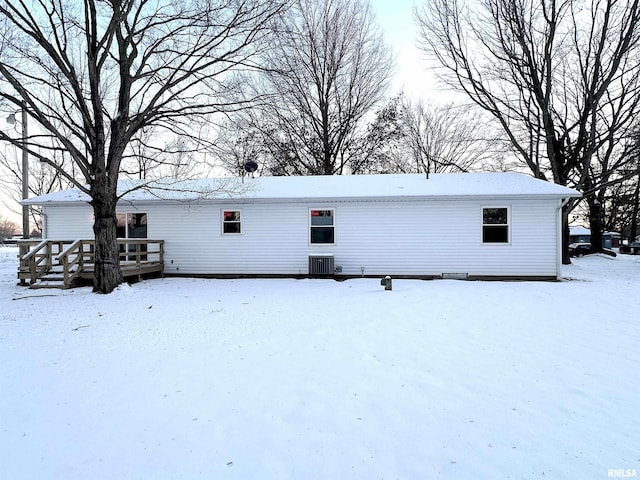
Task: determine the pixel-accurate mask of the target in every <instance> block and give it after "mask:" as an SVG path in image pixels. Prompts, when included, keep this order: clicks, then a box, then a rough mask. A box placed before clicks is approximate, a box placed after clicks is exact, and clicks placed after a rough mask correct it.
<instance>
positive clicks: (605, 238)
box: [569, 227, 620, 249]
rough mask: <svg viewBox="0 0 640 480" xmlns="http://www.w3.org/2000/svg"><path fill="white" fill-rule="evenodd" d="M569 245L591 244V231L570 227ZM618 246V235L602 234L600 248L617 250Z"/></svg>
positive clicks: (611, 233) (614, 233) (613, 233)
mask: <svg viewBox="0 0 640 480" xmlns="http://www.w3.org/2000/svg"><path fill="white" fill-rule="evenodd" d="M569 243H591V230H589V229H588V228H584V227H570V228H569ZM619 246H620V234H619V233H616V232H604V233H603V234H602V248H607V249H609V248H618V247H619Z"/></svg>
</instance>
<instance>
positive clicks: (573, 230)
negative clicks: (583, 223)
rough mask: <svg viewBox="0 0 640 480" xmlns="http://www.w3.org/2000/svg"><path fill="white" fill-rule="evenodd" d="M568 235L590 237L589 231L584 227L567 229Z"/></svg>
mask: <svg viewBox="0 0 640 480" xmlns="http://www.w3.org/2000/svg"><path fill="white" fill-rule="evenodd" d="M569 235H591V230H589V229H588V228H584V227H569Z"/></svg>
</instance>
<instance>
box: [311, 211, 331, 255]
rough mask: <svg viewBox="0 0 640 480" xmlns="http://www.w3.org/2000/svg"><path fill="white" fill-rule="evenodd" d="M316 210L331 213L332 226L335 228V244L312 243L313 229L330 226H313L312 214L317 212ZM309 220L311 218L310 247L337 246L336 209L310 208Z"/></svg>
mask: <svg viewBox="0 0 640 480" xmlns="http://www.w3.org/2000/svg"><path fill="white" fill-rule="evenodd" d="M316 210H320V211H330V212H331V218H332V220H333V223H332V225H330V226H331V227H333V243H314V242H312V241H311V240H312V235H311V231H312V229H313V228H316V227H328V226H329V225H312V224H311V218H312V216H311V213H312V212H314V211H316ZM308 218H309V245H313V246H314V247H316V246H322V245H335V244H336V209H335V208H333V207H313V208H309V213H308Z"/></svg>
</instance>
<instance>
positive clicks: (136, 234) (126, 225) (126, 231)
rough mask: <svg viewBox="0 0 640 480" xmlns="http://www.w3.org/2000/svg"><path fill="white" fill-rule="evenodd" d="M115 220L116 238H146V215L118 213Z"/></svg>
mask: <svg viewBox="0 0 640 480" xmlns="http://www.w3.org/2000/svg"><path fill="white" fill-rule="evenodd" d="M116 218H117V220H118V224H117V226H116V236H117V237H118V238H147V214H146V213H118V214H117V215H116Z"/></svg>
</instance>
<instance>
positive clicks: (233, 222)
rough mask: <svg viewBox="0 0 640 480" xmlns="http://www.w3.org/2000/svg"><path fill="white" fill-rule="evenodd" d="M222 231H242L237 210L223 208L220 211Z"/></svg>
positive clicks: (238, 232)
mask: <svg viewBox="0 0 640 480" xmlns="http://www.w3.org/2000/svg"><path fill="white" fill-rule="evenodd" d="M222 233H223V234H225V235H226V234H240V233H242V227H241V224H240V211H239V210H225V211H224V212H222Z"/></svg>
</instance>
